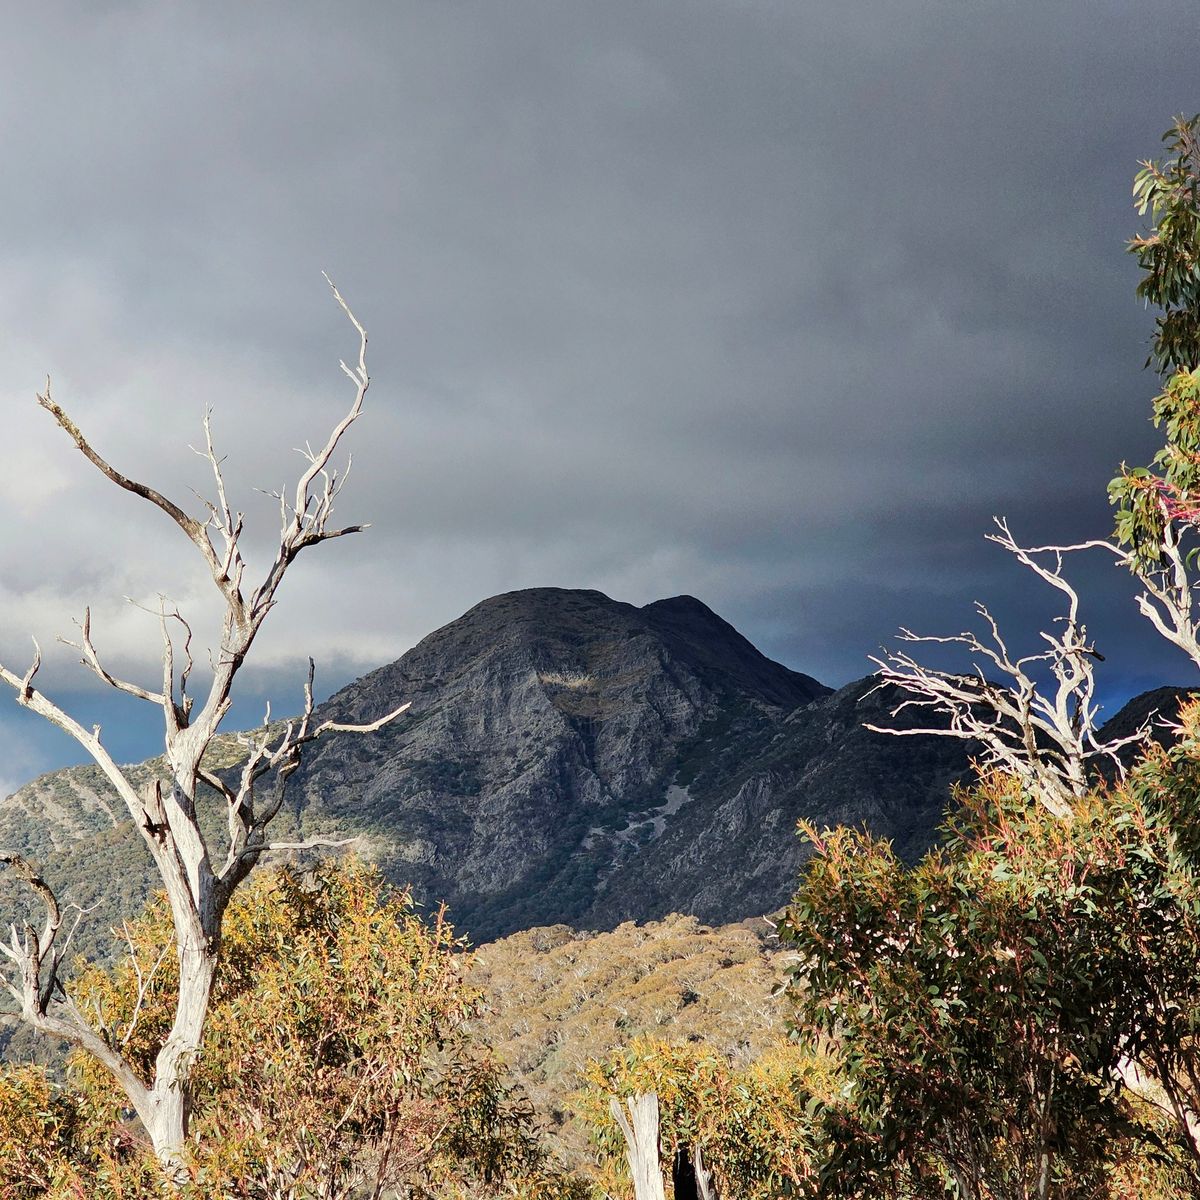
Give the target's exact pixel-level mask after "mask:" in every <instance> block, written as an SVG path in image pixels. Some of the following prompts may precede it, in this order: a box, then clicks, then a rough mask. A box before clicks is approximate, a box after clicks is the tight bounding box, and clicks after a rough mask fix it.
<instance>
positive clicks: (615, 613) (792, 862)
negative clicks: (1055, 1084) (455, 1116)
mask: <svg viewBox="0 0 1200 1200" xmlns="http://www.w3.org/2000/svg"><path fill="white" fill-rule="evenodd" d="M873 686H874V681H873V680H864V681H861V682H860V683H857V684H853V685H851V686H849V687H847V688H843V689H842V690H841V691H839V692H836V693H832V692H831V691H830V690H829V689H828V688H826V687H824V686H823V685H821V684H820V683H818V682H817V681H816V680H814V679H811V678H810V677H808V676H807V675H801V674H798V673H796V672H794V671H790V670H788V669H787V668H786V667H783V666H781V665H780V664H778V663H775V662H772V661H770V660H769V659H767V658H766V657H764V656H763V655H762V654H760V653H759V652H758V651H757V650H756V649H755V648H754V647H753V646H752V645H751V644H750V643H749V642H748V641H746V639H745V638H743V637H742V636H741V635H740V634H739V633H737V631H736V630H734V629H733V628H732V627H731V626H730V625H728V624H727V623H726V622H725V621H723V620H721V618H720V617H718V616H717V615H716V614H715V613H713V612H712V611H711V610H709V609H708V608H707V607H705V605H703V604H702V603H700V601H698V600H695V599H692V598H691V597H687V596H679V597H675V598H673V599H669V600H660V601H658V602H657V603H654V604H650V605H647V606H646V607H644V608H636V607H634V606H632V605H628V604H622V603H619V602H617V601H613V600H610V599H609V598H608V597H606V596H604V595H602V594H601V593H599V592H588V591H566V590H561V589H556V588H540V589H534V590H531V591H522V592H513V593H509V594H507V595H503V596H497V597H494V598H492V599H490V600H486V601H484V602H483V603H482V604H479V605H477V606H476V607H475V608H473V609H472V610H471V611H470V612H468V613H466V614H465V615H464V616H463V617H461V618H460V619H459V620H457V621H454V622H452V623H451V624H449V625H447V626H445V627H444V628H443V629H440V630H438V631H437V632H435V633H433V634H430V636H429V637H427V638H426V639H425V640H424V641H422V642H421V643H420V644H419V645H418V646H416V647H415V648H414V649H413V650H411V651H410V652H409V653H408V654H406V655H404V657H403V658H401V659H400V660H399V661H397V662H395V663H392V664H391V665H389V666H386V667H383V668H381V669H380V670H378V671H375V672H372V673H371V674H369V675H367V676H365V677H363V678H362V679H360V680H358V681H357V682H355V683H353V684H351V685H350V686H349V687H347V688H345V689H344V690H343V691H341V692H339V693H338V694H337V695H336V696H334V697H332V698H331V699H330V700H329V701H328V702H327V703H326V704H324V705H323V706H322V707H321V709H320V711H319V713H318V718H319V719H326V718H332V719H335V720H338V721H353V722H363V721H370V720H373V719H375V718H376V717H378V716H379V715H380V714H381V713H384V712H387V711H390V710H391V709H392V708H395V707H396V705H397V704H398V703H400V702H401V701H403V700H410V701H412V708H411V710H410V711H409V712H408V713H407V714H406V715H405V717H404V718H403V719H402V720H401V721H399V722H397V723H395V724H394V725H392V726H390V727H387V728H385V729H383V730H381V731H379V732H378V733H376V734H373V735H370V736H368V737H353V736H345V735H343V736H334V737H330V738H328V739H327V740H323V741H321V742H318V743H317V744H316V745H315V746H314V747H312V748H311V750H310V752H309V755H308V757H307V758H306V760H305V763H304V765H303V766H302V767H301V769H300V770H299V771H298V772H297V773H296V774H295V775H294V776H292V778H291V779H290V780H289V781H288V784H287V793H286V801H285V810H284V812H283V813H282V814H281V818H282V819H283V821H284V822H285V823H286V825H287V827H288V831H289V832H304V833H310V834H311V833H316V832H321V833H330V832H337V833H339V834H342V835H346V836H352V835H361V837H362V839H363V843H362V845H363V849H364V851H365V852H366V853H368V854H370V855H371V856H372V857H374V858H376V859H377V860H378V861H379V863H380V864H381V866H382V867H383V868H384V870H385V871H386V873H387V874H388V875H389V876H390V877H392V878H393V879H395V880H398V881H405V882H408V881H411V882H412V883H413V884H414V886H415V888H416V891H417V893H418V896H419V897H420V898H421V899H422V900H423V901H424V902H425V903H429V904H432V903H436V902H437V901H439V900H443V899H444V900H446V901H447V902H448V903H449V904H450V907H451V912H452V916H453V918H454V920H455V922H456V924H457V925H458V926H459V927H460V928H461V929H464V930H466V931H468V932H469V933H470V934H471V936H472V938H473V939H474V940H475V941H477V942H478V941H484V940H487V939H489V938H492V937H495V936H499V935H502V934H506V933H511V932H513V931H515V930H519V929H524V928H529V927H531V926H535V925H546V924H552V923H557V922H566V923H569V924H571V925H574V926H575V927H577V928H612V927H614V926H616V925H617V924H619V923H620V922H621V921H624V920H628V919H636V920H639V921H644V920H648V919H653V918H658V917H661V916H664V915H665V914H667V913H669V912H685V913H691V914H694V915H696V916H698V917H699V918H701V919H702V920H704V921H708V922H724V921H731V920H737V919H740V918H743V917H746V916H749V915H753V914H757V913H763V912H767V911H770V910H772V909H775V908H778V907H779V906H781V905H782V904H783V903H784V902H785V901H786V899H787V898H788V896H789V895H790V893H791V891H792V889H793V887H794V884H795V880H796V876H797V872H798V870H799V867H800V864H801V861H802V858H803V847H802V845H801V843H800V841H799V839H798V838H797V837H796V836H795V832H794V831H795V825H796V822H797V820H798V819H800V818H801V817H805V818H808V819H809V820H811V821H814V822H816V823H817V824H835V823H853V824H858V823H864V822H865V823H866V824H868V825H869V826H870V827H871V828H872V829H873V830H875V831H876V832H877V833H879V834H881V835H883V836H887V837H890V838H893V839H894V840H895V841H896V843H897V846H898V848H899V849H900V851H901V852H902V853H904V854H906V855H908V856H910V857H912V856H915V855H917V854H919V853H920V852H921V850H923V849H924V848H925V847H926V846H927V845H928V844H929V842H930V840H931V838H932V836H933V831H934V829H935V827H936V825H937V822H938V819H939V817H940V814H941V811H942V809H943V807H944V805H945V803H946V800H947V796H948V789H949V786H950V784H951V782H952V781H954V780H955V779H957V778H959V777H961V776H962V775H963V774H964V773H965V772H966V770H967V760H966V754H965V751H964V748H963V747H962V746H961V744H960V743H957V742H955V741H952V740H949V739H938V738H889V737H886V736H882V735H879V734H873V733H869V732H867V731H866V730H864V729H863V728H862V723H863V722H864V720H879V719H880V718H881V717H882V716H883V715H884V713H885V711H886V710H887V709H889V708H890V707H891V706H892V705H893V704H894V703H895V699H896V697H895V696H892V695H888V694H885V693H880V692H872V688H873ZM217 750H218V751H219V752H220V754H223V755H225V756H226V757H227V758H228V756H229V754H231V753H235V750H236V748H235V744H234V742H233V739H229V745H228V746H226V745H222V746H221V747H218V748H217ZM230 761H232V760H230ZM214 765H217V764H214ZM155 768H156V764H155V763H154V762H151V763H147V764H143V767H142V768H140V769H139V770H140V771H142V772H144V773H145V774H146V775H147V777H149V774H150V773H152V772H153V771H154V770H155ZM47 816H48V817H49V819H46V818H47ZM215 828H216V826H215V824H214V830H215ZM0 838H2V839H3V844H6V845H10V846H12V847H13V848H17V849H21V850H23V851H25V852H26V853H31V854H34V855H35V856H37V857H40V858H42V859H43V860H44V861H45V863H46V865H47V868H48V869H49V870H50V871H51V874H52V875H53V876H55V877H57V878H58V879H59V880H60V881H63V882H66V881H70V883H71V886H72V890H73V892H77V893H78V896H77V897H76V898H77V900H78V901H79V902H80V903H86V904H90V903H93V902H94V901H96V900H101V899H104V898H106V897H108V896H109V895H110V894H111V892H112V891H113V882H114V879H117V880H119V881H122V882H124V892H125V896H124V898H123V903H124V904H125V905H127V906H128V905H135V904H136V903H137V902H138V901H139V900H140V898H141V896H142V895H143V894H144V889H145V886H146V883H147V881H148V872H147V869H146V864H145V863H144V862H143V858H144V854H143V852H142V849H141V847H140V845H139V844H138V843H137V841H136V839H135V838H134V836H133V833H132V830H131V829H130V828H129V826H128V824H127V823H126V822H125V821H124V819H123V813H122V811H121V809H120V808H119V807H118V806H117V805H116V804H115V802H114V801H113V799H112V798H111V797H110V796H109V794H108V791H107V788H106V785H105V783H104V781H103V779H102V778H101V777H100V775H99V772H97V771H95V770H93V769H89V768H74V769H71V770H69V771H65V772H56V773H54V774H52V775H50V776H45V777H43V778H42V779H40V780H37V781H35V782H34V783H32V784H30V785H28V786H27V787H25V788H22V789H21V790H20V791H19V792H18V793H16V795H14V796H12V797H9V798H8V799H7V800H4V801H3V802H0ZM117 886H118V889H120V887H121V882H118V885H117ZM111 915H113V914H111V913H110V912H109V908H108V905H107V900H106V901H105V904H104V918H105V922H106V923H107V920H108V918H109V917H110V916H111ZM99 919H100V918H97V920H99Z"/></svg>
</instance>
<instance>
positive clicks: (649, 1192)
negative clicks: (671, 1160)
mask: <svg viewBox="0 0 1200 1200" xmlns="http://www.w3.org/2000/svg"><path fill="white" fill-rule="evenodd" d="M608 1106H609V1110H610V1111H611V1113H612V1115H613V1120H614V1121H616V1123H617V1125H618V1126H619V1127H620V1130H621V1133H622V1135H623V1136H624V1138H625V1157H626V1159H627V1160H628V1161H629V1174H630V1176H631V1177H632V1179H633V1195H634V1200H665V1197H666V1192H665V1190H664V1188H663V1176H662V1165H661V1163H660V1160H659V1146H658V1096H657V1095H656V1094H655V1093H654V1092H639V1093H638V1094H637V1095H636V1096H630V1097H628V1098H627V1099H626V1101H625V1104H622V1103H621V1101H620V1100H619V1099H618V1098H617V1097H616V1096H613V1097H611V1098H610V1099H609V1102H608ZM626 1106H628V1112H626Z"/></svg>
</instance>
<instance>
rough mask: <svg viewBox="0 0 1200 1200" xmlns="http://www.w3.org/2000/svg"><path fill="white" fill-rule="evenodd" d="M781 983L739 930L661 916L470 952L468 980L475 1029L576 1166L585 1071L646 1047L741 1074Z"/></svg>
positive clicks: (772, 1012)
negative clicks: (638, 1043)
mask: <svg viewBox="0 0 1200 1200" xmlns="http://www.w3.org/2000/svg"><path fill="white" fill-rule="evenodd" d="M758 925H759V926H760V927H762V928H763V929H765V928H766V927H765V925H764V923H762V922H759V923H758ZM782 976H783V965H782V956H781V954H780V953H779V951H777V950H775V949H773V948H772V947H771V946H770V945H769V944H768V943H767V942H766V941H765V940H764V936H763V935H762V934H760V933H758V932H756V931H755V930H754V929H753V928H751V926H750V925H748V924H747V925H728V926H725V927H723V928H720V929H712V928H709V927H708V926H705V925H702V924H701V923H700V922H699V921H697V920H696V919H695V918H694V917H683V916H670V917H666V918H665V919H664V920H662V921H656V922H650V923H648V924H646V925H641V926H639V925H634V924H632V923H626V924H624V925H621V926H619V927H618V928H617V929H615V930H614V931H612V932H611V933H598V934H597V933H591V934H588V933H576V932H574V931H572V930H571V929H569V928H568V927H567V926H565V925H555V926H551V927H549V928H545V929H530V930H526V931H524V932H522V933H518V934H514V935H512V936H511V937H507V938H504V939H502V940H501V941H498V942H494V943H492V944H490V945H487V946H482V947H480V949H479V950H477V951H476V953H475V956H474V962H473V964H472V966H471V969H470V976H469V977H470V981H471V983H472V984H474V985H475V986H476V987H478V988H479V989H480V991H481V992H482V993H483V996H484V999H485V1008H484V1011H483V1012H482V1013H481V1014H480V1016H479V1017H477V1018H476V1020H475V1025H476V1027H477V1028H478V1029H479V1030H480V1032H481V1034H482V1036H483V1038H484V1040H486V1041H487V1042H488V1044H489V1045H491V1046H492V1047H493V1049H494V1050H495V1052H496V1053H497V1055H498V1056H499V1057H500V1058H502V1059H503V1060H504V1061H505V1062H506V1063H507V1064H508V1065H509V1066H510V1067H511V1068H512V1070H513V1072H514V1074H515V1075H516V1077H517V1078H518V1079H519V1080H520V1081H521V1084H522V1086H523V1087H524V1089H525V1091H526V1092H527V1093H528V1095H529V1096H530V1098H531V1099H532V1100H533V1102H534V1104H535V1106H536V1107H537V1109H538V1111H539V1112H541V1113H544V1114H546V1115H547V1116H548V1117H549V1119H550V1120H551V1122H552V1123H553V1124H554V1125H555V1126H556V1130H555V1136H556V1139H557V1140H558V1142H559V1144H560V1146H561V1147H562V1153H563V1154H564V1156H565V1157H566V1158H567V1160H568V1161H570V1162H571V1163H574V1164H582V1163H584V1162H587V1161H589V1160H590V1158H591V1149H590V1131H589V1129H588V1128H587V1127H586V1125H585V1124H584V1123H582V1122H580V1121H579V1120H578V1119H577V1118H576V1117H575V1115H574V1113H573V1097H574V1096H575V1094H576V1093H577V1092H578V1091H579V1089H580V1088H581V1087H582V1086H583V1084H584V1080H585V1074H586V1067H587V1064H588V1062H589V1060H592V1059H605V1058H607V1057H608V1056H609V1055H610V1054H611V1053H612V1052H613V1051H615V1050H617V1049H619V1048H620V1047H623V1046H626V1045H627V1044H628V1043H629V1042H630V1041H632V1040H633V1039H635V1038H637V1037H638V1036H640V1035H651V1036H657V1037H658V1038H660V1039H666V1040H669V1041H671V1042H675V1043H686V1044H692V1045H703V1046H704V1047H705V1048H706V1049H707V1050H708V1051H710V1052H711V1053H713V1054H715V1055H717V1056H718V1057H720V1058H721V1059H723V1060H727V1061H729V1062H732V1063H733V1064H734V1065H735V1066H738V1067H740V1066H745V1065H746V1064H748V1063H749V1062H751V1061H752V1060H753V1059H755V1058H756V1057H758V1056H759V1055H760V1054H761V1053H762V1052H763V1050H764V1049H766V1047H768V1046H770V1045H772V1044H773V1043H774V1041H775V1039H776V1038H777V1037H778V1036H779V1033H780V1031H781V1030H782V1028H783V1008H782V1001H781V1000H780V999H779V998H778V997H776V996H775V995H774V992H775V990H776V989H777V987H778V986H779V984H780V982H781V980H782Z"/></svg>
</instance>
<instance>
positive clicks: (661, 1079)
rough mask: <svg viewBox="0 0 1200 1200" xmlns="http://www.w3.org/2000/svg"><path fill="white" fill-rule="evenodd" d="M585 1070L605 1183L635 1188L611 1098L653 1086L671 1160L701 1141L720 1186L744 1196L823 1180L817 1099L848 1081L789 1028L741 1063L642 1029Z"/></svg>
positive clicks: (765, 1199) (785, 1191)
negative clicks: (797, 1041) (790, 1036)
mask: <svg viewBox="0 0 1200 1200" xmlns="http://www.w3.org/2000/svg"><path fill="white" fill-rule="evenodd" d="M586 1075H587V1082H588V1087H587V1089H586V1091H585V1092H584V1093H583V1094H582V1096H581V1098H580V1107H581V1111H582V1112H583V1113H584V1114H585V1115H586V1116H587V1118H588V1119H589V1121H590V1123H591V1125H592V1128H593V1129H594V1130H595V1139H596V1145H597V1148H598V1150H599V1158H600V1166H599V1168H598V1171H597V1175H596V1181H597V1184H598V1186H599V1187H600V1188H601V1189H602V1190H605V1191H609V1192H623V1191H624V1190H626V1189H627V1187H628V1180H627V1176H626V1173H625V1166H624V1143H623V1140H622V1137H621V1134H620V1131H619V1130H618V1129H617V1128H616V1124H615V1122H614V1121H613V1119H612V1117H611V1115H610V1111H609V1101H610V1098H611V1097H614V1096H616V1097H619V1098H623V1097H626V1096H630V1095H634V1094H636V1093H638V1092H654V1093H655V1094H656V1095H657V1096H658V1099H659V1119H660V1138H661V1146H662V1152H663V1158H664V1161H665V1162H666V1163H670V1162H671V1160H672V1158H673V1157H674V1155H675V1153H676V1152H677V1151H678V1150H680V1149H684V1148H686V1149H687V1150H688V1152H689V1153H690V1154H692V1155H694V1152H695V1150H696V1148H699V1149H700V1150H702V1152H703V1159H704V1162H705V1164H706V1166H707V1167H708V1169H710V1170H711V1171H712V1173H713V1176H714V1179H715V1181H716V1183H717V1185H718V1189H719V1190H720V1192H721V1194H722V1195H736V1196H739V1197H741V1198H743V1200H775V1198H776V1197H780V1196H789V1195H798V1194H800V1192H801V1191H802V1190H803V1189H805V1188H806V1187H808V1186H810V1185H811V1184H812V1183H814V1182H815V1169H816V1166H817V1163H818V1155H817V1154H816V1152H815V1150H814V1144H813V1136H814V1125H813V1121H812V1120H811V1111H812V1105H813V1102H814V1100H818V1101H820V1102H822V1103H829V1102H830V1101H832V1099H833V1096H834V1093H835V1091H836V1089H837V1088H838V1087H839V1086H840V1080H839V1077H838V1075H837V1072H836V1070H835V1067H834V1064H833V1063H832V1061H831V1060H830V1059H829V1058H828V1057H826V1056H825V1055H823V1054H820V1053H816V1052H811V1051H807V1050H804V1049H802V1048H800V1047H798V1046H796V1045H794V1044H792V1043H790V1042H788V1041H787V1040H786V1039H785V1038H783V1037H782V1035H781V1036H779V1037H778V1038H776V1039H775V1040H774V1041H772V1042H771V1043H770V1044H769V1046H768V1047H767V1048H766V1050H765V1051H764V1052H763V1054H762V1055H761V1056H760V1057H758V1058H757V1059H755V1060H754V1061H753V1062H752V1063H750V1064H749V1065H748V1066H744V1067H742V1068H740V1069H739V1068H736V1067H733V1066H732V1065H731V1064H730V1062H729V1060H728V1059H727V1058H725V1057H723V1056H721V1055H719V1054H715V1053H713V1052H712V1051H711V1050H710V1049H709V1048H707V1047H705V1046H701V1045H698V1044H696V1043H690V1042H685V1043H683V1044H672V1043H670V1042H666V1041H662V1040H659V1039H653V1038H640V1039H637V1040H635V1041H634V1042H633V1043H631V1044H630V1045H629V1046H628V1047H627V1048H626V1049H624V1050H622V1051H619V1052H617V1053H615V1054H613V1055H610V1056H609V1057H608V1058H607V1059H606V1060H604V1061H603V1062H592V1063H590V1064H589V1065H588V1069H587V1072H586Z"/></svg>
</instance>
